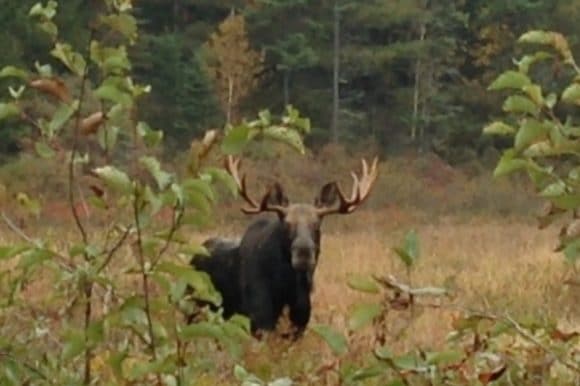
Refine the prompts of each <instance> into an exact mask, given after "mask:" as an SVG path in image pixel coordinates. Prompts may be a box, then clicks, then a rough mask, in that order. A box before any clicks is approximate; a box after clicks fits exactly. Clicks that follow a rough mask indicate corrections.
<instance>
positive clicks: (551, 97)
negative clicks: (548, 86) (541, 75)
mask: <svg viewBox="0 0 580 386" xmlns="http://www.w3.org/2000/svg"><path fill="white" fill-rule="evenodd" d="M557 102H558V95H556V93H553V92H551V93H549V94H548V96H547V97H546V99H545V103H546V107H547V108H549V109H552V108H554V106H556V103H557Z"/></svg>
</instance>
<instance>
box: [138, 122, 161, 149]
mask: <svg viewBox="0 0 580 386" xmlns="http://www.w3.org/2000/svg"><path fill="white" fill-rule="evenodd" d="M137 132H138V133H139V136H140V137H141V138H142V139H143V142H145V146H147V147H148V148H153V147H155V146H157V145H159V143H161V141H162V140H163V131H162V130H153V129H151V127H149V125H148V124H147V123H145V122H139V123H137Z"/></svg>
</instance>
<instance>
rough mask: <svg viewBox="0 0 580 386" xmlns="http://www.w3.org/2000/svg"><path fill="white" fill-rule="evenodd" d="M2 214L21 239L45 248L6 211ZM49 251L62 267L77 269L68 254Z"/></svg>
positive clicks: (5, 221)
mask: <svg viewBox="0 0 580 386" xmlns="http://www.w3.org/2000/svg"><path fill="white" fill-rule="evenodd" d="M1 216H2V220H3V221H4V223H5V224H6V225H7V226H8V228H10V230H11V231H12V232H14V233H15V234H16V235H17V236H19V237H20V238H21V239H23V240H24V241H26V242H27V243H29V244H31V245H33V246H34V247H35V248H44V247H43V246H42V245H41V244H40V243H39V242H38V241H36V240H34V239H32V238H31V237H30V236H28V235H27V234H26V233H24V231H23V230H22V229H20V228H19V227H18V226H17V225H16V224H14V221H12V220H11V219H10V218H9V217H8V216H7V215H6V213H4V212H2V213H1ZM49 252H50V253H51V254H52V255H53V257H56V258H57V263H58V264H59V265H60V267H61V268H64V269H65V270H67V271H69V272H71V271H73V270H74V269H75V267H74V266H73V265H72V264H71V263H69V262H68V261H67V258H66V256H64V255H61V254H60V253H58V252H56V251H49Z"/></svg>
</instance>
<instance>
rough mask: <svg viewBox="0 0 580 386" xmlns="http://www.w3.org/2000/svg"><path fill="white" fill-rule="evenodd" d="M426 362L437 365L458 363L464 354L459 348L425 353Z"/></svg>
mask: <svg viewBox="0 0 580 386" xmlns="http://www.w3.org/2000/svg"><path fill="white" fill-rule="evenodd" d="M426 356H427V363H429V364H434V365H437V366H449V365H452V364H456V363H459V362H460V361H461V360H462V359H463V358H464V356H465V353H464V352H462V351H460V350H446V351H440V352H434V353H427V355H426Z"/></svg>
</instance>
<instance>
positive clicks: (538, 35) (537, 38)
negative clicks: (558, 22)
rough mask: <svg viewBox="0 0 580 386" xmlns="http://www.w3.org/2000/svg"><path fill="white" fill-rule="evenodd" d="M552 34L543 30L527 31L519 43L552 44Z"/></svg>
mask: <svg viewBox="0 0 580 386" xmlns="http://www.w3.org/2000/svg"><path fill="white" fill-rule="evenodd" d="M551 42H552V33H551V32H548V31H542V30H532V31H527V32H526V33H524V34H522V35H521V36H520V37H519V38H518V43H533V44H551Z"/></svg>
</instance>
